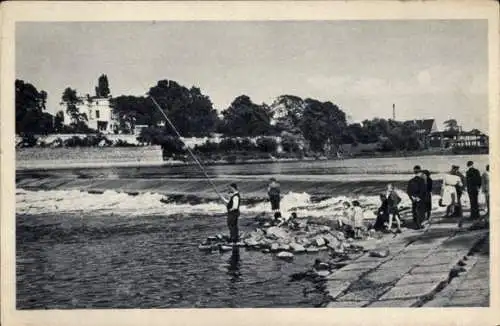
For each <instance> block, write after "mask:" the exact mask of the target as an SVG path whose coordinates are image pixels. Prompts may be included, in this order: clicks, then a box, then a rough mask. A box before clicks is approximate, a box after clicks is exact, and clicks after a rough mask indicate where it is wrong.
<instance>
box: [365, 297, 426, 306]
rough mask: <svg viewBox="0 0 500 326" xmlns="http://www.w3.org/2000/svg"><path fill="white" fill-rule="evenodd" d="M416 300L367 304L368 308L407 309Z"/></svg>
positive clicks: (383, 301)
mask: <svg viewBox="0 0 500 326" xmlns="http://www.w3.org/2000/svg"><path fill="white" fill-rule="evenodd" d="M416 302H417V299H400V300H379V301H375V302H373V303H371V304H369V305H368V306H367V307H368V308H409V307H411V305H412V304H414V303H416Z"/></svg>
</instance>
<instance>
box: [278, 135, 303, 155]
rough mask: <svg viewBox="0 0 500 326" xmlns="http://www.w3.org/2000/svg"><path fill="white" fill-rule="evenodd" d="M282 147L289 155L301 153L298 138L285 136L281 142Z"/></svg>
mask: <svg viewBox="0 0 500 326" xmlns="http://www.w3.org/2000/svg"><path fill="white" fill-rule="evenodd" d="M281 146H282V147H283V151H284V152H287V153H298V152H300V145H299V142H298V141H297V139H296V137H293V136H291V135H284V136H283V138H282V140H281Z"/></svg>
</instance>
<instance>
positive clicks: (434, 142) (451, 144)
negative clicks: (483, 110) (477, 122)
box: [430, 130, 489, 148]
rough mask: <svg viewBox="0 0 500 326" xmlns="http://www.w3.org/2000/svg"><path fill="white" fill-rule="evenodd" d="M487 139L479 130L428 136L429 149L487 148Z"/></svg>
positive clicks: (437, 133) (436, 133)
mask: <svg viewBox="0 0 500 326" xmlns="http://www.w3.org/2000/svg"><path fill="white" fill-rule="evenodd" d="M488 146H489V137H488V136H487V135H486V134H484V133H482V132H480V131H479V130H472V131H459V132H450V131H442V132H434V133H432V134H431V136H430V147H434V148H487V147H488Z"/></svg>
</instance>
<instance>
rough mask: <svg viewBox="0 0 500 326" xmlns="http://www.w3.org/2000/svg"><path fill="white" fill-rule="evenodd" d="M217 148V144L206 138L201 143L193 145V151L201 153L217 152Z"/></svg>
mask: <svg viewBox="0 0 500 326" xmlns="http://www.w3.org/2000/svg"><path fill="white" fill-rule="evenodd" d="M218 150H219V144H217V143H214V142H211V141H209V140H207V141H206V142H205V143H203V144H202V145H196V146H195V147H194V151H196V152H199V153H203V154H209V153H213V152H217V151H218Z"/></svg>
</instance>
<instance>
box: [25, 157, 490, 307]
mask: <svg viewBox="0 0 500 326" xmlns="http://www.w3.org/2000/svg"><path fill="white" fill-rule="evenodd" d="M467 160H473V161H475V162H476V165H477V167H478V168H479V169H481V170H483V166H484V165H486V164H487V160H488V157H487V156H486V155H475V156H444V157H427V156H426V157H411V158H377V159H354V160H345V161H314V162H288V163H266V164H243V165H220V166H209V167H207V170H208V172H209V174H210V175H212V176H213V177H214V179H215V183H216V184H217V185H218V186H220V187H222V186H224V185H226V184H227V183H228V182H230V181H237V182H238V183H239V184H240V186H241V188H242V193H243V198H244V207H243V208H242V211H243V216H244V217H253V216H255V215H256V214H258V213H260V212H262V211H267V210H268V209H269V207H268V203H267V202H265V201H263V199H264V198H265V189H266V185H267V179H268V178H269V176H270V175H273V176H277V177H278V178H279V179H280V182H281V185H282V190H283V193H284V194H285V195H286V196H285V198H284V199H283V206H284V210H285V211H288V210H294V211H297V212H298V213H299V216H305V215H308V216H327V217H335V216H336V215H338V214H340V213H341V211H340V207H341V203H342V201H343V200H352V199H358V200H360V202H361V204H362V206H363V207H364V208H365V211H366V212H365V213H366V214H367V215H368V217H369V215H370V213H371V212H372V211H373V209H374V208H375V207H376V206H377V205H378V199H377V196H376V194H377V193H378V192H380V191H381V190H383V189H384V187H385V185H386V184H387V182H393V183H394V184H396V186H398V187H400V188H401V189H404V187H405V182H406V180H408V179H409V178H410V175H409V174H410V173H411V170H412V167H413V165H415V164H420V165H421V166H422V167H423V168H426V169H429V170H431V171H433V172H434V173H436V175H435V176H434V177H435V179H436V180H437V179H438V178H439V174H441V173H443V172H446V171H447V170H448V168H449V166H450V165H451V164H457V165H460V166H462V167H464V165H465V163H466V161H467ZM200 176H201V174H200V172H199V171H198V170H197V168H196V167H194V166H177V167H172V166H170V167H169V166H149V167H144V166H141V167H122V168H82V169H76V168H71V169H63V168H56V169H50V170H47V169H38V170H18V171H17V172H16V185H17V193H16V212H17V216H16V224H17V230H16V239H17V244H16V246H17V247H16V250H17V262H16V267H17V306H18V308H20V309H37V308H38V309H43V308H45V309H51V308H60V309H64V308H167V307H171V308H174V307H175V308H180V307H313V306H315V305H316V304H317V303H319V302H320V301H321V299H322V296H321V294H320V293H315V294H314V293H313V294H309V295H304V289H309V288H310V287H311V286H312V285H311V284H308V283H301V282H294V283H290V282H288V277H289V276H290V275H291V274H293V273H295V272H300V271H304V270H305V269H306V268H308V267H310V266H311V264H312V262H313V260H314V257H315V256H314V255H310V254H309V255H298V256H296V259H295V260H294V261H293V262H291V263H289V262H285V261H281V260H277V259H276V258H275V257H274V256H273V255H269V254H263V253H260V252H256V251H247V250H245V249H241V250H239V251H237V252H227V253H218V252H217V253H208V254H207V253H204V252H200V251H199V250H198V248H197V246H198V244H199V243H200V242H201V241H203V240H204V239H205V238H206V237H207V236H210V235H214V234H217V233H222V232H224V233H225V232H226V228H227V227H226V224H225V218H224V214H223V213H224V210H225V209H224V206H223V205H221V203H220V202H215V201H214V194H213V191H212V189H211V187H210V185H208V184H207V183H206V181H205V180H203V179H202V178H200ZM436 184H437V187H436V189H435V190H434V192H435V193H439V182H437V183H436ZM89 189H100V190H102V191H104V192H103V193H102V194H88V193H86V192H81V190H89ZM130 191H139V192H140V194H138V195H137V194H136V195H135V196H130V195H127V193H126V192H130ZM179 194H181V195H182V196H183V197H178V196H177V195H179ZM163 196H166V198H167V199H170V200H171V201H169V202H168V203H166V204H165V203H161V202H160V199H161V198H162V197H163ZM169 196H170V197H169ZM210 196H211V197H210ZM314 196H316V197H318V198H316V199H314ZM402 196H403V197H405V195H404V193H402ZM250 198H257V201H248V200H249V199H250ZM464 199H465V201H466V200H467V198H466V196H465V197H464ZM434 201H435V205H434V207H435V209H441V208H438V207H437V205H436V202H437V196H435V197H434ZM408 203H409V202H408V199H407V198H403V205H408ZM372 216H373V215H372ZM244 217H243V218H242V220H241V228H242V230H243V231H248V230H251V229H253V228H254V226H253V225H252V223H253V220H252V219H250V218H248V219H245V218H244ZM322 255H325V253H322V254H319V256H322ZM306 292H309V291H306Z"/></svg>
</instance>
